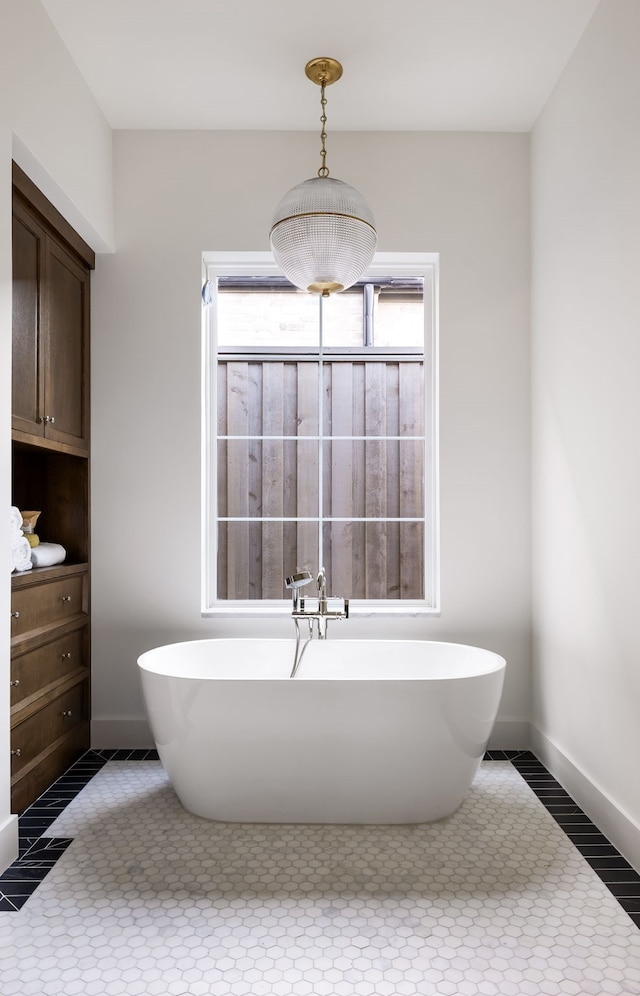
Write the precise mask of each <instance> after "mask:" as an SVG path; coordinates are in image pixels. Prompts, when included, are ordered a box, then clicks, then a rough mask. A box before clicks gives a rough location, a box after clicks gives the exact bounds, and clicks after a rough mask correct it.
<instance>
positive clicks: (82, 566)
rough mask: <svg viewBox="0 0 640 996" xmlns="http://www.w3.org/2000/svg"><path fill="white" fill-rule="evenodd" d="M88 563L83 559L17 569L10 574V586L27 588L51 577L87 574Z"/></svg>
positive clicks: (49, 579)
mask: <svg viewBox="0 0 640 996" xmlns="http://www.w3.org/2000/svg"><path fill="white" fill-rule="evenodd" d="M88 571H89V563H88V562H87V561H84V562H83V563H78V564H73V563H71V564H68V563H67V562H66V561H65V562H64V563H63V564H54V566H53V567H32V569H31V570H30V571H17V572H16V573H15V574H12V575H11V587H12V589H15V588H28V587H29V586H30V585H32V584H38V582H40V581H43V582H44V581H51V580H52V579H53V578H64V577H67V576H68V575H69V574H87V573H88Z"/></svg>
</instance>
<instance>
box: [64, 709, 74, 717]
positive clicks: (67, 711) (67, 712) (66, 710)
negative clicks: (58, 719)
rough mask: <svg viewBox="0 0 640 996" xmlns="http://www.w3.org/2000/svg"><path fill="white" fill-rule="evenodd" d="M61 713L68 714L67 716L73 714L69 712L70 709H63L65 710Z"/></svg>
mask: <svg viewBox="0 0 640 996" xmlns="http://www.w3.org/2000/svg"><path fill="white" fill-rule="evenodd" d="M62 715H63V716H69V717H71V716H73V713H72V712H71V709H65V711H64V712H63V713H62Z"/></svg>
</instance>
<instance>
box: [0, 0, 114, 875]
mask: <svg viewBox="0 0 640 996" xmlns="http://www.w3.org/2000/svg"><path fill="white" fill-rule="evenodd" d="M12 155H13V157H14V158H15V159H16V160H17V161H18V162H19V163H20V165H21V166H22V167H23V168H24V169H25V170H26V172H27V173H29V175H30V176H31V177H32V179H34V180H35V182H36V183H38V184H39V186H40V187H41V189H42V190H44V192H45V193H46V194H47V196H49V198H50V199H51V200H52V201H53V202H54V204H55V205H56V207H57V208H58V209H59V210H60V211H61V212H62V213H63V214H65V215H66V217H67V218H68V219H69V221H71V222H72V224H75V226H76V228H77V229H78V230H79V231H80V234H82V235H83V236H84V238H85V239H87V241H88V242H89V243H90V244H91V245H92V246H93V248H94V249H96V250H102V249H105V248H107V247H108V246H109V245H110V244H111V243H112V241H113V217H112V213H113V212H112V207H113V206H112V178H111V166H112V163H111V132H110V129H109V128H108V126H107V124H106V122H105V120H104V118H103V117H102V114H101V113H100V111H99V110H98V108H97V106H96V104H95V103H94V101H93V99H92V97H91V95H90V93H89V91H88V89H87V87H86V85H85V83H84V82H83V80H82V79H81V77H80V75H79V74H78V71H77V69H76V68H75V66H74V64H73V63H72V62H71V60H70V58H69V56H68V54H67V51H66V49H65V48H64V47H63V45H62V43H61V42H60V39H59V37H58V35H57V34H56V33H55V31H54V30H53V27H52V25H51V22H50V21H49V19H48V17H47V16H46V15H45V13H44V11H43V10H42V7H41V6H40V4H39V3H38V2H37V0H20V2H19V3H3V4H2V6H1V7H0V510H1V509H7V510H8V508H9V505H10V503H11V488H10V474H11V445H10V440H11V418H10V412H11V409H10V400H11V158H12ZM0 514H2V513H1V512H0ZM5 521H6V522H7V525H6V526H3V527H2V535H3V536H5V537H6V536H7V535H8V519H7V520H5ZM5 530H6V531H5ZM9 570H10V566H9V554H8V541H5V542H1V541H0V578H2V579H3V580H2V584H1V585H0V869H2V868H4V867H5V866H6V865H7V864H8V863H9V862H10V861H11V860H13V857H14V855H15V853H16V845H17V837H16V833H17V824H16V821H15V820H14V819H12V817H11V815H10V799H9V698H8V692H9V640H10V631H9V607H10V580H9V578H10V574H9Z"/></svg>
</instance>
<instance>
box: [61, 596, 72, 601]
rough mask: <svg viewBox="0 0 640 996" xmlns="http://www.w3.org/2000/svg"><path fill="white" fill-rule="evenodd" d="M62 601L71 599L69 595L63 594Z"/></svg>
mask: <svg viewBox="0 0 640 996" xmlns="http://www.w3.org/2000/svg"><path fill="white" fill-rule="evenodd" d="M62 601H63V602H70V601H71V595H63V596H62Z"/></svg>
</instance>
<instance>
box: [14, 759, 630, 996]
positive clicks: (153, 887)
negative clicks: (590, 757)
mask: <svg viewBox="0 0 640 996" xmlns="http://www.w3.org/2000/svg"><path fill="white" fill-rule="evenodd" d="M536 764H537V762H536ZM98 767H100V765H99V766H98ZM525 767H526V765H525ZM539 768H541V766H539V765H538V769H539ZM538 769H536V771H537V772H538V777H539V771H538ZM542 771H544V769H542ZM547 787H548V786H547ZM566 798H567V799H568V796H567V797H566ZM570 802H571V800H569V803H570ZM576 812H579V811H577V807H575V804H573V812H572V813H569V811H568V810H567V814H568V815H575V813H576ZM559 815H562V814H559ZM574 830H575V823H574ZM593 830H594V831H595V828H593ZM586 833H587V836H589V837H590V836H593V834H591V833H589V831H587V832H586ZM596 833H597V831H596ZM47 841H52V842H55V843H52V844H51V845H49V846H51V847H53V848H55V847H57V848H58V853H56V854H55V860H54V856H52V855H49V857H48V858H47V857H45V858H43V860H49V863H50V866H51V870H50V871H49V872H48V874H47V875H46V877H45V878H44V880H43V881H42V883H41V884H40V885H39V886H38V888H37V889H36V890H35V891H34V892H33V894H32V895H31V896H30V898H29V899H28V901H27V902H25V903H24V905H23V906H22V908H21V909H19V910H17V911H15V912H2V913H0V990H1V992H2V994H3V996H12V994H20V996H30V994H34V996H35V994H37V996H53V994H57V993H61V994H62V993H64V994H65V996H73V994H81V996H92V994H95V996H120V994H123V996H136V994H141V996H142V994H144V996H155V994H157V996H171V994H173V996H181V994H189V996H207V994H211V996H259V994H265V996H266V994H268V996H272V994H273V996H426V994H428V996H491V994H498V996H529V994H530V996H540V994H548V996H556V994H575V996H585V994H603V993H606V994H612V996H615V994H620V996H632V994H640V930H639V929H638V926H637V925H636V924H635V923H634V921H633V919H632V918H631V916H630V915H629V914H628V913H627V912H626V911H625V910H624V909H623V908H622V906H621V905H620V903H619V902H618V900H617V899H616V898H615V896H614V895H613V894H612V893H611V891H610V889H609V888H608V887H607V886H606V885H605V884H604V883H603V882H602V880H601V879H600V878H599V877H598V875H597V874H596V872H595V871H594V870H593V868H592V863H593V862H591V863H590V856H589V853H588V852H587V854H586V855H583V854H581V853H580V851H579V850H578V848H577V847H576V846H575V844H574V843H573V842H572V840H571V839H569V837H568V836H567V834H566V833H565V832H564V831H563V829H562V826H561V823H560V822H559V820H558V818H554V816H553V815H551V814H550V812H549V811H548V810H547V809H546V808H545V806H544V805H543V804H542V802H541V801H540V799H539V798H538V797H537V796H536V794H535V792H534V791H533V790H532V788H531V787H529V785H528V784H527V783H526V781H525V780H524V779H523V777H522V776H521V774H520V773H519V772H518V770H516V768H515V767H514V766H513V765H512V764H511V763H510V762H509V761H487V762H485V763H483V765H482V766H481V769H480V772H479V774H478V777H477V779H476V781H475V783H474V785H473V787H472V790H471V793H470V795H469V797H468V798H467V800H466V801H465V802H464V803H463V805H462V806H461V807H460V809H459V810H458V811H457V812H456V813H455V814H454V815H453V816H452V817H450V818H448V819H446V820H443V821H441V822H438V823H432V824H422V825H417V826H394V827H388V826H367V827H359V826H297V825H296V826H274V825H249V824H228V823H212V822H209V821H206V820H203V819H200V818H199V817H196V816H192V815H190V814H189V813H187V812H185V811H184V810H183V809H182V807H181V805H180V803H179V802H178V801H177V799H176V797H175V795H174V793H173V791H172V789H171V787H170V786H169V784H168V781H167V779H166V776H165V774H164V772H163V770H162V768H161V766H160V764H159V762H157V761H143V762H140V761H133V760H132V761H113V760H112V761H109V762H108V763H106V764H103V765H102V766H101V767H100V770H98V771H97V774H95V776H94V777H92V778H91V779H90V780H89V781H88V782H87V784H86V785H85V787H84V788H83V789H82V791H80V792H79V794H77V795H76V796H75V798H73V799H72V800H71V801H70V802H69V804H68V805H67V806H66V808H64V809H63V810H62V812H60V814H59V815H58V816H57V817H56V818H55V820H54V822H53V823H52V824H51V826H50V827H49V828H48V830H47V837H46V838H45V839H44V840H43V841H42V843H41V853H43V852H44V851H46V850H47ZM585 846H587V848H588V847H590V846H591V845H590V844H586V843H585ZM594 846H595V845H594ZM60 852H62V853H60ZM621 860H622V859H620V861H621ZM620 867H622V866H620Z"/></svg>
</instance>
